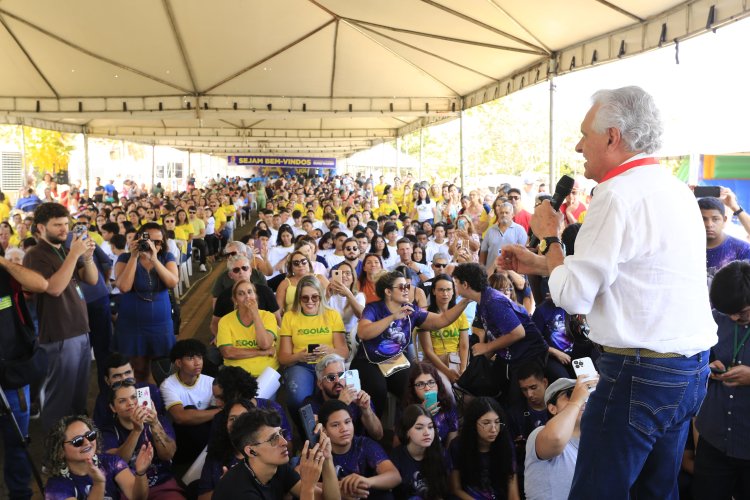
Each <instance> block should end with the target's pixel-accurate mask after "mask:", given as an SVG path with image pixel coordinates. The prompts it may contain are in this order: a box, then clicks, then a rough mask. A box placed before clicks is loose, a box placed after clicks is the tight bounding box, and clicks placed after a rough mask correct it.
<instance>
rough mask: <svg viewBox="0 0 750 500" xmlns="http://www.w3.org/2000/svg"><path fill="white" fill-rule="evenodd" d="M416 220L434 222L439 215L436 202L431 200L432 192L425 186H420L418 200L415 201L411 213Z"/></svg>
mask: <svg viewBox="0 0 750 500" xmlns="http://www.w3.org/2000/svg"><path fill="white" fill-rule="evenodd" d="M411 216H412V218H413V219H414V220H417V221H419V222H420V223H422V222H429V223H430V224H433V223H434V222H435V218H436V217H437V205H435V202H434V201H432V200H430V194H429V193H428V192H427V188H426V187H425V186H420V187H419V191H418V192H417V201H416V202H415V203H414V210H413V211H412V213H411Z"/></svg>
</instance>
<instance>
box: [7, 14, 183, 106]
mask: <svg viewBox="0 0 750 500" xmlns="http://www.w3.org/2000/svg"><path fill="white" fill-rule="evenodd" d="M0 14H3V15H5V16H7V17H10V18H11V19H14V20H16V21H18V22H20V23H22V24H25V25H26V26H28V27H30V28H32V29H34V30H36V31H38V32H39V33H42V34H43V35H45V36H47V37H49V38H52V39H53V40H56V41H58V42H60V43H62V44H63V45H66V46H68V47H70V48H71V49H73V50H77V51H78V52H81V53H82V54H85V55H87V56H90V57H93V58H94V59H97V60H99V61H102V62H105V63H107V64H111V65H112V66H115V67H118V68H120V69H123V70H125V71H130V72H131V73H134V74H136V75H139V76H142V77H144V78H148V79H149V80H153V81H155V82H157V83H161V84H162V85H166V86H168V87H172V88H173V89H177V90H179V91H180V92H183V93H185V94H190V93H191V92H190V91H189V90H188V89H185V88H183V87H181V86H179V85H177V84H175V83H171V82H168V81H166V80H164V79H162V78H159V77H157V76H154V75H150V74H148V73H146V72H145V71H141V70H139V69H137V68H133V67H130V66H128V65H126V64H123V63H121V62H118V61H115V60H114V59H110V58H108V57H105V56H102V55H99V54H97V53H95V52H92V51H90V50H89V49H86V48H84V47H81V46H80V45H77V44H75V43H73V42H71V41H70V40H66V39H65V38H63V37H61V36H59V35H56V34H54V33H52V32H51V31H49V30H46V29H44V28H42V27H41V26H37V25H36V24H34V23H32V22H30V21H27V20H26V19H24V18H22V17H19V16H17V15H15V14H13V13H11V12H8V11H7V10H4V9H2V8H0Z"/></svg>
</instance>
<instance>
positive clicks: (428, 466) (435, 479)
mask: <svg viewBox="0 0 750 500" xmlns="http://www.w3.org/2000/svg"><path fill="white" fill-rule="evenodd" d="M397 433H398V438H399V441H401V443H402V444H401V446H399V447H397V448H395V449H394V450H393V452H392V453H391V460H392V461H393V464H394V465H395V466H396V468H397V469H398V470H399V472H400V473H401V484H400V485H399V486H397V487H396V488H394V490H393V494H394V496H395V497H396V498H409V499H428V498H429V499H433V498H435V499H441V498H446V497H447V496H448V481H447V477H446V474H445V471H446V470H447V466H446V463H445V456H444V454H443V447H442V446H441V445H440V439H438V436H437V432H436V426H435V422H434V421H433V419H432V416H431V415H430V412H429V411H427V410H426V409H425V408H424V407H422V406H421V405H418V404H412V405H409V406H407V407H406V409H405V410H404V412H403V414H402V415H401V420H400V422H399V426H398V428H397Z"/></svg>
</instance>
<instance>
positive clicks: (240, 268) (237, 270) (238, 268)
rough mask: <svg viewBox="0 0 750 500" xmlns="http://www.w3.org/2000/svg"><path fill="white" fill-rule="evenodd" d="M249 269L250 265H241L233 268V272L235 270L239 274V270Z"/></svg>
mask: <svg viewBox="0 0 750 500" xmlns="http://www.w3.org/2000/svg"><path fill="white" fill-rule="evenodd" d="M248 269H250V266H240V267H233V268H232V272H233V273H234V274H237V273H238V272H240V271H247V270H248Z"/></svg>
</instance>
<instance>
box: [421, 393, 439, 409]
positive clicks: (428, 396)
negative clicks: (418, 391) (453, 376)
mask: <svg viewBox="0 0 750 500" xmlns="http://www.w3.org/2000/svg"><path fill="white" fill-rule="evenodd" d="M435 403H437V391H429V392H425V393H424V407H425V408H429V407H431V406H432V405H434V404H435Z"/></svg>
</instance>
